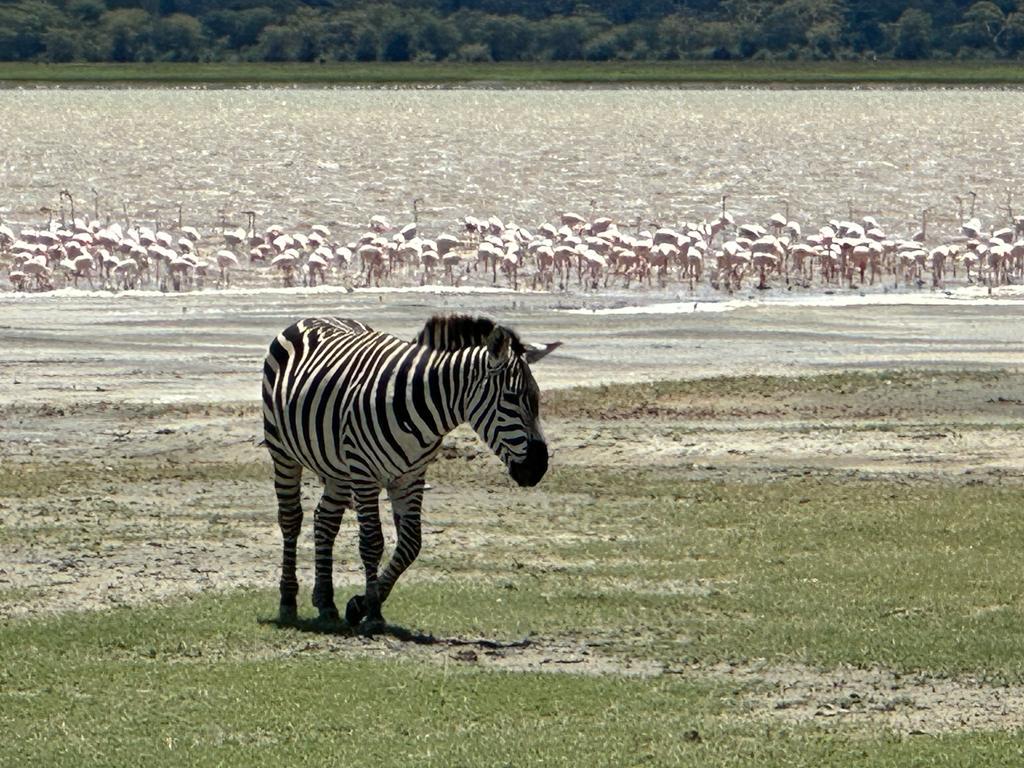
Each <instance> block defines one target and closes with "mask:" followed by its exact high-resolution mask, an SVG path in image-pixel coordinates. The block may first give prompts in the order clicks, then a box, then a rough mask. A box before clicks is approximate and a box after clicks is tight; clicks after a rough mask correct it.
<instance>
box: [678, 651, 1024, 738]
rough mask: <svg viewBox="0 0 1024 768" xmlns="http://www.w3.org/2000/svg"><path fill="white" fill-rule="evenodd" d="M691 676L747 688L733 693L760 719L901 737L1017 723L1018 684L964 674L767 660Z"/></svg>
mask: <svg viewBox="0 0 1024 768" xmlns="http://www.w3.org/2000/svg"><path fill="white" fill-rule="evenodd" d="M692 673H693V674H695V675H697V676H700V677H710V678H712V679H717V680H723V681H728V682H730V683H733V682H734V683H736V684H737V685H738V686H739V687H740V689H741V690H743V691H747V692H746V693H743V694H741V696H742V704H743V706H744V707H745V708H746V709H747V710H748V716H749V717H751V718H754V719H757V720H761V721H779V722H785V723H792V724H797V723H799V724H808V723H810V724H814V725H818V726H820V727H822V728H837V727H840V726H843V727H854V728H863V729H869V728H879V727H881V728H885V729H887V730H892V731H895V732H897V733H903V734H909V735H916V734H940V733H952V732H962V731H998V730H1018V729H1020V728H1022V727H1024V686H1020V685H999V684H995V683H992V682H989V681H985V680H979V679H977V678H971V677H967V678H936V677H931V676H928V675H920V674H915V675H899V674H896V673H894V672H892V671H889V670H884V669H867V670H864V669H854V668H851V667H845V668H841V669H834V670H814V669H810V668H808V667H803V666H790V667H773V666H768V665H765V666H756V665H748V666H732V665H721V666H718V667H715V668H713V669H710V670H709V669H706V668H705V669H696V670H693V672H692ZM682 674H691V673H690V672H689V671H684V672H682ZM751 689H753V691H751Z"/></svg>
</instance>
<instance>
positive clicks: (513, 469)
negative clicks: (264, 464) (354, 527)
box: [263, 316, 558, 626]
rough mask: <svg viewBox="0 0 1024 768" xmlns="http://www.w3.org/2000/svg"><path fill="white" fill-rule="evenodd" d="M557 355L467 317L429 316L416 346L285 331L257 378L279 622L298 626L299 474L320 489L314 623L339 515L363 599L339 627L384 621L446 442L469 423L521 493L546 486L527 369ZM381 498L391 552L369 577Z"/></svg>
mask: <svg viewBox="0 0 1024 768" xmlns="http://www.w3.org/2000/svg"><path fill="white" fill-rule="evenodd" d="M557 346H558V343H554V344H548V345H538V346H529V347H527V346H525V345H523V343H522V342H521V341H520V340H519V337H518V336H516V334H515V333H514V332H512V331H511V330H509V329H507V328H504V327H502V326H500V325H496V324H494V323H493V322H492V321H490V320H487V319H484V318H471V317H465V316H455V317H435V318H433V319H431V320H430V321H428V322H427V324H426V325H425V326H424V328H423V330H422V331H421V332H420V334H419V335H418V336H417V337H416V339H415V340H413V341H412V342H408V341H403V340H401V339H398V338H396V337H394V336H391V335H389V334H386V333H379V332H377V331H374V330H373V329H372V328H370V327H368V326H366V325H364V324H363V323H360V322H357V321H355V320H342V319H338V318H308V319H306V320H300V321H299V322H297V323H295V324H294V325H291V326H289V327H288V328H286V329H285V330H284V331H282V332H281V333H280V334H279V335H278V336H277V338H276V339H274V341H273V342H272V343H271V345H270V349H269V352H268V353H267V358H266V363H265V365H264V370H263V418H264V432H265V440H266V445H267V448H268V449H269V451H270V455H271V458H272V459H273V463H274V487H275V489H276V492H277V501H278V522H279V524H280V526H281V534H282V536H283V537H284V555H283V558H282V566H281V615H282V618H286V619H288V618H293V617H294V616H295V615H296V596H297V594H298V580H297V579H296V575H295V551H296V543H297V541H298V536H299V531H300V528H301V526H302V508H301V504H300V495H301V494H300V484H301V479H302V471H303V469H307V470H310V471H312V472H315V473H316V474H317V475H318V476H319V477H320V478H321V479H322V480H323V483H324V492H323V495H322V496H321V498H320V502H319V503H318V504H317V507H316V510H315V512H314V514H313V530H314V540H315V545H316V583H315V586H314V589H313V604H314V605H315V606H316V607H317V608H318V609H319V610H320V614H321V616H322V617H326V618H333V617H336V616H337V608H336V607H335V604H334V587H333V581H332V567H333V548H334V539H335V537H336V536H337V533H338V528H339V526H340V524H341V518H342V514H343V512H344V510H345V509H346V508H351V507H354V508H355V510H356V514H357V517H358V521H359V554H360V557H361V558H362V562H363V567H364V569H365V571H366V593H365V594H364V595H357V596H355V597H353V598H352V599H351V600H350V601H349V603H348V607H347V609H346V612H345V616H346V619H347V620H348V622H349V623H350V624H352V625H353V626H354V625H355V624H357V623H358V622H359V621H361V620H362V619H363V617H366V618H367V619H368V620H370V621H374V622H380V621H382V618H381V613H380V606H381V604H382V603H383V602H384V601H385V600H386V599H387V597H388V594H390V592H391V589H392V588H393V587H394V585H395V582H396V581H397V580H398V577H399V576H400V575H401V574H402V572H403V571H405V569H406V568H408V566H409V565H410V564H411V563H412V562H413V560H415V559H416V556H417V555H418V554H419V550H420V510H421V506H422V502H423V489H424V476H425V473H426V468H427V465H428V464H429V463H430V461H431V460H432V459H433V458H434V455H435V454H436V453H437V450H438V449H439V448H440V446H441V438H442V437H443V436H444V435H445V434H447V433H448V432H450V431H451V430H452V429H454V428H455V427H456V426H458V425H459V424H462V423H465V422H468V423H469V424H470V425H472V427H473V429H474V430H476V432H477V434H478V435H480V437H481V438H482V439H483V440H484V441H485V442H486V443H487V444H488V446H490V448H491V450H492V451H494V453H495V454H496V455H497V456H498V457H499V458H500V459H501V460H502V461H503V462H504V463H505V465H506V466H507V467H508V471H509V474H510V475H511V476H512V478H513V479H514V480H516V482H517V483H519V484H520V485H523V486H530V485H536V484H537V483H538V482H540V479H541V478H542V477H543V476H544V473H545V472H546V471H547V462H548V453H547V444H546V443H545V441H544V436H543V433H542V432H541V428H540V420H539V408H538V403H539V395H540V393H539V390H538V388H537V384H536V382H535V381H534V379H533V375H532V373H531V372H530V363H531V362H535V361H536V360H539V359H540V358H542V357H544V356H545V355H546V354H548V353H549V352H551V350H553V349H554V348H555V347H557ZM382 488H383V489H386V490H387V493H388V498H389V499H390V501H391V507H392V511H393V513H394V519H395V526H396V530H397V533H398V542H397V545H396V547H395V551H394V552H393V553H392V555H391V559H390V560H389V562H388V563H387V565H386V566H385V567H384V569H383V570H379V566H380V561H381V558H382V556H383V551H384V537H383V534H382V532H381V524H380V514H379V508H378V498H379V495H380V490H381V489H382Z"/></svg>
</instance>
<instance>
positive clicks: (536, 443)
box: [469, 325, 561, 487]
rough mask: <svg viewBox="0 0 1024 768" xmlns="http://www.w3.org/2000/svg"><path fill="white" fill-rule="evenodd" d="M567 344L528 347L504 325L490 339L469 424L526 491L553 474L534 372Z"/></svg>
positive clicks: (485, 343) (472, 401)
mask: <svg viewBox="0 0 1024 768" xmlns="http://www.w3.org/2000/svg"><path fill="white" fill-rule="evenodd" d="M560 344H561V342H554V343H552V344H539V345H524V344H522V343H521V342H520V341H519V339H518V338H517V337H516V336H515V335H514V334H513V333H511V332H510V331H509V330H508V329H506V328H503V327H501V326H500V325H496V326H494V329H493V330H492V331H491V332H490V334H489V335H488V336H487V339H486V341H485V342H484V346H485V347H486V348H487V352H486V373H485V375H484V378H483V381H482V382H481V384H480V387H479V389H478V390H477V391H476V392H475V393H474V396H473V397H472V398H471V401H470V404H469V423H470V424H471V425H472V427H473V429H474V430H476V433H477V434H478V435H479V436H480V438H481V439H482V440H483V441H484V442H485V443H487V445H488V446H489V447H490V449H491V450H492V451H494V453H495V455H496V456H497V457H498V458H499V459H501V460H502V462H504V464H505V466H506V467H508V473H509V475H510V476H511V477H512V479H513V480H515V481H516V482H517V483H518V484H519V485H521V486H524V487H525V486H534V485H536V484H537V483H539V482H540V481H541V478H542V477H544V473H545V472H547V470H548V444H547V442H546V441H545V440H544V433H543V432H542V431H541V427H540V389H539V388H538V387H537V382H536V381H535V380H534V378H533V373H531V371H530V364H531V363H535V362H537V361H538V360H540V359H541V358H542V357H544V356H545V355H547V354H548V353H550V352H551V351H552V350H554V349H555V348H556V347H558V346H560Z"/></svg>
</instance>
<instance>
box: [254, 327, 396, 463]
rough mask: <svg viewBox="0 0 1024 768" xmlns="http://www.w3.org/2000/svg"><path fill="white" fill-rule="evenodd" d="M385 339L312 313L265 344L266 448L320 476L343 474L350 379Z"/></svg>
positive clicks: (384, 336)
mask: <svg viewBox="0 0 1024 768" xmlns="http://www.w3.org/2000/svg"><path fill="white" fill-rule="evenodd" d="M389 340H392V341H397V340H396V339H394V337H392V336H389V335H388V334H383V333H378V332H377V331H374V330H373V329H372V328H370V327H369V326H368V325H366V324H364V323H361V322H359V321H357V320H349V319H345V318H337V317H311V318H306V319H304V320H299V321H298V322H296V323H293V324H292V325H290V326H288V327H287V328H285V329H284V330H283V331H281V333H279V334H278V335H277V337H276V338H275V339H274V340H273V341H272V342H271V343H270V348H269V350H268V351H267V357H266V361H265V363H264V366H263V429H264V439H265V440H266V443H267V447H268V448H269V449H270V450H271V451H272V452H275V453H278V454H279V455H283V456H286V457H288V458H291V459H293V460H295V461H298V462H299V463H300V464H302V465H303V466H305V467H307V468H308V469H311V470H313V471H315V472H317V473H318V474H319V475H320V476H321V477H335V478H345V477H347V476H348V474H349V468H348V466H347V465H346V462H345V456H344V446H343V445H342V444H341V443H340V440H341V438H342V435H343V432H344V414H345V411H346V409H347V408H348V406H349V404H350V401H351V399H352V397H353V396H354V395H355V394H356V392H357V388H356V387H353V386H352V384H353V380H354V379H355V378H356V377H358V375H359V373H360V371H361V370H364V369H365V368H366V365H365V363H366V360H367V359H368V358H369V357H372V354H373V352H374V350H375V349H377V348H378V347H380V346H381V345H384V344H386V343H387V342H388V341H389Z"/></svg>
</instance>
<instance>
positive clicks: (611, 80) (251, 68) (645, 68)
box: [0, 61, 1024, 89]
mask: <svg viewBox="0 0 1024 768" xmlns="http://www.w3.org/2000/svg"><path fill="white" fill-rule="evenodd" d="M33 85H38V86H46V87H50V86H62V87H63V86H76V85H85V86H95V85H104V86H116V87H149V86H158V87H159V86H175V85H178V86H199V87H263V86H311V87H315V86H324V87H331V86H335V87H337V86H342V87H396V88H406V87H411V88H480V89H501V88H524V87H526V88H541V87H551V88H566V87H573V88H576V87H578V88H588V87H594V88H609V87H611V88H628V87H641V88H652V87H664V88H698V89H701V88H748V87H750V88H768V89H771V88H778V89H788V88H948V87H951V88H977V87H981V88H1006V87H1021V86H1024V67H1021V66H1020V65H1019V64H1017V63H1015V62H926V63H919V62H888V61H887V62H853V63H851V62H828V63H822V62H772V63H764V62H650V63H648V62H628V63H618V62H616V63H605V64H594V63H587V62H565V63H560V64H558V65H553V64H527V63H490V64H455V63H451V64H449V63H441V64H437V63H432V64H412V63H371V64H356V63H330V64H316V63H311V64H297V63H296V64H263V63H236V64H184V63H154V64H106V63H104V64H42V63H24V62H0V88H17V87H26V86H33Z"/></svg>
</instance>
